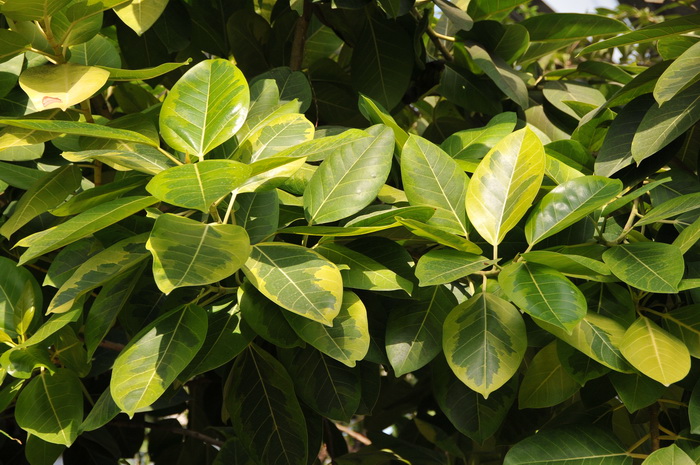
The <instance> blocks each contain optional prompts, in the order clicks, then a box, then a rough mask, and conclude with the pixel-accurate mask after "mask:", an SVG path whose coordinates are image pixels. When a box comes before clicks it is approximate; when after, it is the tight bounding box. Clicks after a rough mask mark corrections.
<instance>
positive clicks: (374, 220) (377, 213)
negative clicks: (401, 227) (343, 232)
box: [345, 207, 435, 227]
mask: <svg viewBox="0 0 700 465" xmlns="http://www.w3.org/2000/svg"><path fill="white" fill-rule="evenodd" d="M434 213H435V209H434V208H433V207H384V208H381V209H380V208H378V209H376V210H374V211H371V212H369V213H367V214H365V215H358V216H356V217H354V218H353V219H351V220H350V221H348V222H347V223H345V225H346V227H372V226H386V225H395V224H397V217H401V218H404V219H410V220H415V221H423V222H425V221H428V220H429V219H430V217H431V216H433V214H434Z"/></svg>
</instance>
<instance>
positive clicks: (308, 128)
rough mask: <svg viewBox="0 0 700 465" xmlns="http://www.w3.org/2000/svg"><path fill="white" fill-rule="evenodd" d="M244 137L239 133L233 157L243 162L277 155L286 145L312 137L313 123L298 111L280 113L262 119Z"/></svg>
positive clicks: (305, 140) (292, 144)
mask: <svg viewBox="0 0 700 465" xmlns="http://www.w3.org/2000/svg"><path fill="white" fill-rule="evenodd" d="M264 122H265V124H262V125H258V126H256V127H255V128H254V130H253V131H251V132H250V133H248V134H247V135H246V136H245V138H242V136H241V135H240V134H239V140H240V145H239V146H238V149H236V152H235V153H234V154H233V158H236V159H238V160H241V161H243V162H245V163H251V162H256V161H259V160H264V159H267V158H270V157H273V156H278V155H279V154H280V152H283V151H285V149H287V148H288V147H293V146H295V145H297V144H302V143H304V142H308V141H310V140H312V139H313V136H314V125H313V124H312V123H311V121H309V120H308V119H306V117H305V116H304V115H302V114H300V113H291V114H281V115H278V116H277V117H275V118H269V119H265V120H264Z"/></svg>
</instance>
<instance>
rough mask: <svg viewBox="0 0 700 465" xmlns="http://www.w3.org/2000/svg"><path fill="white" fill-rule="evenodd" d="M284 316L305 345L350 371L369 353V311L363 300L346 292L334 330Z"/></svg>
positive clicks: (294, 316)
mask: <svg viewBox="0 0 700 465" xmlns="http://www.w3.org/2000/svg"><path fill="white" fill-rule="evenodd" d="M284 316H285V318H287V321H288V322H289V324H290V326H291V327H292V328H294V331H296V332H297V334H298V335H299V337H301V338H302V339H303V340H304V341H306V342H307V343H308V344H310V345H312V346H313V347H315V348H317V349H318V350H320V351H321V352H323V353H324V354H326V355H328V356H329V357H331V358H334V359H336V360H338V361H339V362H342V363H344V364H345V365H347V366H349V367H354V366H355V363H356V362H357V361H358V360H362V359H363V358H364V357H365V355H366V354H367V351H368V350H369V343H370V338H369V327H368V323H367V310H366V309H365V305H364V304H363V303H362V301H361V300H360V299H359V297H357V295H355V294H354V293H352V292H350V291H345V292H343V304H342V306H341V308H340V312H339V313H338V315H337V316H336V317H335V319H334V320H333V326H330V327H329V326H326V325H324V324H323V323H321V322H318V321H314V320H310V319H309V318H304V317H303V316H299V315H296V314H294V313H285V314H284Z"/></svg>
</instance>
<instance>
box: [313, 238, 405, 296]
mask: <svg viewBox="0 0 700 465" xmlns="http://www.w3.org/2000/svg"><path fill="white" fill-rule="evenodd" d="M314 250H315V251H316V252H318V253H320V254H321V255H323V256H324V257H326V258H327V259H328V260H330V261H332V262H333V263H335V264H336V265H341V266H342V265H344V266H342V268H343V269H341V270H340V275H341V276H342V278H343V285H344V286H345V287H350V288H354V289H366V290H370V291H396V290H399V289H403V290H404V291H406V293H407V294H410V293H411V292H412V291H413V283H412V282H411V281H409V280H407V279H405V278H402V277H401V276H399V275H398V274H396V273H395V272H393V271H391V270H390V269H388V268H387V267H385V266H384V265H382V264H381V263H379V262H377V261H375V260H373V259H371V258H369V257H368V256H366V255H363V254H361V253H359V252H355V251H354V250H352V249H349V248H347V247H345V246H342V245H339V244H334V243H328V242H325V243H323V244H319V245H318V246H316V247H315V248H314Z"/></svg>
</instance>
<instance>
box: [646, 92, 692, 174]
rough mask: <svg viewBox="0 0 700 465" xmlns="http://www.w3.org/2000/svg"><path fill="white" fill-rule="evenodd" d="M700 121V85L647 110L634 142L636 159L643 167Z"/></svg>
mask: <svg viewBox="0 0 700 465" xmlns="http://www.w3.org/2000/svg"><path fill="white" fill-rule="evenodd" d="M698 120H700V82H696V83H695V84H693V85H691V86H690V87H688V88H687V89H685V90H682V91H680V92H679V93H677V94H676V95H675V96H674V97H673V98H671V99H670V100H668V101H667V102H665V103H664V104H663V105H661V106H660V105H659V104H658V103H655V104H654V105H652V107H651V108H650V109H649V111H647V113H646V114H645V115H644V118H643V119H642V122H641V123H640V124H639V127H638V128H637V132H636V134H635V135H634V139H633V140H632V157H633V158H634V159H635V161H636V162H637V163H638V164H639V163H640V162H641V161H642V160H644V159H645V158H648V157H650V156H652V155H653V154H655V153H656V152H658V151H659V150H661V149H662V148H664V147H666V146H667V145H668V144H670V143H671V142H672V141H673V140H674V139H676V138H677V137H678V136H680V135H681V134H683V133H684V132H685V131H687V130H688V129H690V128H691V127H692V126H693V125H694V124H695V123H697V122H698Z"/></svg>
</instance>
